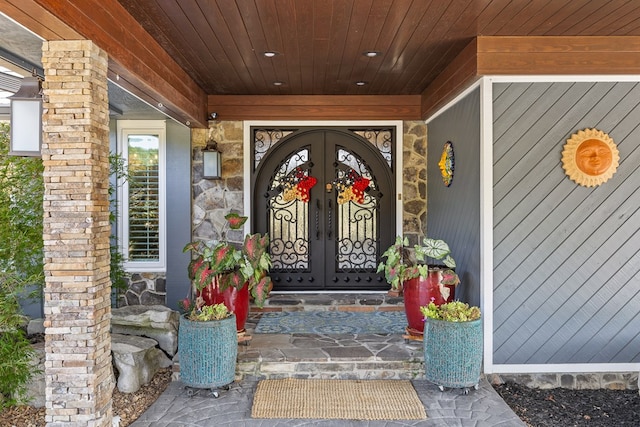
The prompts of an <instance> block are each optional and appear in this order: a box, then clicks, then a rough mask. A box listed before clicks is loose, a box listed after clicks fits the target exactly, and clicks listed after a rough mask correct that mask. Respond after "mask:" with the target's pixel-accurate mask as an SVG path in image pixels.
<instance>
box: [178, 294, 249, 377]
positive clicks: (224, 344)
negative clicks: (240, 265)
mask: <svg viewBox="0 0 640 427" xmlns="http://www.w3.org/2000/svg"><path fill="white" fill-rule="evenodd" d="M183 308H185V309H186V311H187V312H186V313H185V314H183V315H182V316H181V317H180V328H179V329H178V357H179V360H180V380H181V381H182V383H183V384H184V385H185V386H187V387H193V388H210V389H213V388H218V387H222V386H225V385H227V384H230V383H232V382H233V380H234V378H235V371H236V359H237V356H238V338H237V334H236V322H235V315H234V314H233V313H232V312H230V311H229V310H228V309H227V307H226V306H225V305H224V304H213V305H206V304H204V301H203V299H202V297H198V298H197V299H196V303H195V304H193V305H192V304H191V303H190V302H189V301H188V300H186V301H184V302H183Z"/></svg>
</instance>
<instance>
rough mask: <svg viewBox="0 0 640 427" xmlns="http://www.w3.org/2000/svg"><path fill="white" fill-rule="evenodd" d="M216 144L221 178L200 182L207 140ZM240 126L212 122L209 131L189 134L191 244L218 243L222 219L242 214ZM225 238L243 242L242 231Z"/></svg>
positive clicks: (195, 130) (231, 123) (238, 124)
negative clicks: (227, 215) (205, 241)
mask: <svg viewBox="0 0 640 427" xmlns="http://www.w3.org/2000/svg"><path fill="white" fill-rule="evenodd" d="M210 139H214V140H215V141H216V142H217V143H218V150H219V151H220V152H221V156H222V173H221V176H222V178H221V179H219V180H211V179H203V178H202V174H203V168H202V149H203V148H204V147H205V145H206V143H207V141H208V140H210ZM242 145H243V122H241V121H215V122H210V123H209V129H208V130H207V129H194V130H192V131H191V150H192V152H191V161H192V171H191V173H192V192H193V194H192V199H193V212H192V219H191V220H192V230H193V231H192V233H193V235H192V238H193V239H194V240H198V239H202V240H218V239H220V238H221V235H220V233H221V232H223V231H226V230H225V229H224V228H223V227H224V225H225V224H226V220H225V219H224V216H225V215H226V214H227V213H229V212H237V213H240V214H242V213H244V202H243V198H244V192H243V189H244V188H243V179H244V177H243V174H242V172H243V165H242V161H243V160H242V159H243V157H242V156H243V153H242ZM226 238H227V239H228V240H229V241H232V242H242V241H243V239H244V233H243V231H242V230H235V231H234V230H231V231H228V232H227V233H226Z"/></svg>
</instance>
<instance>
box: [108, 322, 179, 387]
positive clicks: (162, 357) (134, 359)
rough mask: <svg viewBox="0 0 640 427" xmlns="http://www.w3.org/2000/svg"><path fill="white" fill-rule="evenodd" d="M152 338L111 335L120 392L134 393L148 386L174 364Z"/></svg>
mask: <svg viewBox="0 0 640 427" xmlns="http://www.w3.org/2000/svg"><path fill="white" fill-rule="evenodd" d="M157 344H158V343H157V342H156V341H155V340H153V339H151V338H144V337H139V336H131V335H122V334H113V333H112V334H111V351H112V353H113V362H114V364H115V366H116V369H117V370H118V373H119V376H118V384H117V385H118V390H120V391H121V392H123V393H133V392H136V391H138V389H139V388H140V387H141V386H143V385H144V384H147V383H148V382H149V381H151V379H152V378H153V376H154V375H155V374H156V373H157V372H158V370H160V369H161V368H168V367H169V366H171V364H172V362H171V360H170V359H169V358H168V357H167V355H166V354H164V352H163V351H162V350H160V349H159V348H157V347H156V346H157Z"/></svg>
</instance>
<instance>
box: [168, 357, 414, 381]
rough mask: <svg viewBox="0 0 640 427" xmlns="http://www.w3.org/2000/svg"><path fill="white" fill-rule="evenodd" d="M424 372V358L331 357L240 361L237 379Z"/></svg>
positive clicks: (176, 375)
mask: <svg viewBox="0 0 640 427" xmlns="http://www.w3.org/2000/svg"><path fill="white" fill-rule="evenodd" d="M423 376H424V362H423V361H422V360H420V359H415V360H403V361H398V360H392V361H366V360H362V361H354V360H345V361H329V362H239V363H238V364H237V365H236V375H235V380H236V381H242V380H244V379H268V378H326V379H330V378H331V379H415V378H422V377H423ZM171 379H172V381H179V380H180V366H179V364H174V366H173V373H172V377H171Z"/></svg>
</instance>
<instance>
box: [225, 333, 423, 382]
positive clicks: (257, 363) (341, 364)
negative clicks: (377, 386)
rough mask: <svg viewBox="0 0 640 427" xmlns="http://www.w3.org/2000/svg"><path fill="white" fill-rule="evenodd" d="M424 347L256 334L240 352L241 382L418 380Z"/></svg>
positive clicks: (382, 338) (395, 340) (370, 338)
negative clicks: (271, 380) (282, 380)
mask: <svg viewBox="0 0 640 427" xmlns="http://www.w3.org/2000/svg"><path fill="white" fill-rule="evenodd" d="M423 375H424V360H423V351H422V342H418V341H409V342H407V341H405V340H404V339H403V338H402V335H398V334H393V335H351V334H342V335H311V334H291V335H284V334H282V335H280V334H254V335H253V336H252V339H251V341H250V342H249V345H241V346H239V347H238V366H237V369H236V379H264V378H323V379H413V378H421V377H422V376H423Z"/></svg>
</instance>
